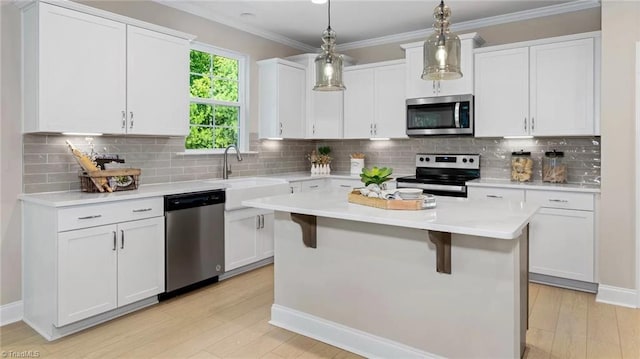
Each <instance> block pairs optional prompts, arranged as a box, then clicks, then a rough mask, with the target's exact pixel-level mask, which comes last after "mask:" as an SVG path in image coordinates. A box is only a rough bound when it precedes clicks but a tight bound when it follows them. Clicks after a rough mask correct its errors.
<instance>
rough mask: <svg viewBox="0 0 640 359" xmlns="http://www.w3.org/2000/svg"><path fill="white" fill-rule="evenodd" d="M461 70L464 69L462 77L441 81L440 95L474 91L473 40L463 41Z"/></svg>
mask: <svg viewBox="0 0 640 359" xmlns="http://www.w3.org/2000/svg"><path fill="white" fill-rule="evenodd" d="M460 71H462V78H460V79H457V80H451V81H440V88H439V90H440V91H439V92H438V96H451V95H468V94H472V93H473V40H462V41H461V44H460Z"/></svg>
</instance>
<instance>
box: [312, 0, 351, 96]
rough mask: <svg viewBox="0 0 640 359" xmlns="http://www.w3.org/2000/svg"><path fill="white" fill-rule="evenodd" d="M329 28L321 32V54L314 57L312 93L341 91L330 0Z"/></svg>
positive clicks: (340, 73) (342, 85)
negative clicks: (314, 71)
mask: <svg viewBox="0 0 640 359" xmlns="http://www.w3.org/2000/svg"><path fill="white" fill-rule="evenodd" d="M328 3H329V4H328V6H327V9H328V12H327V13H328V20H329V26H328V27H327V29H326V30H324V32H322V42H323V44H322V52H321V53H320V55H318V56H317V57H316V60H315V66H316V85H315V86H314V87H313V90H314V91H342V90H345V89H346V88H345V87H344V84H343V83H342V55H340V54H337V53H336V52H335V46H336V32H335V31H333V29H332V28H331V0H329V1H328Z"/></svg>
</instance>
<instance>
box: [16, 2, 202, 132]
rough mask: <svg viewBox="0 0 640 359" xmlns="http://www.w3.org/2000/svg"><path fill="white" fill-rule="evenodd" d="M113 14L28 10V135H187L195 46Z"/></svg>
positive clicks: (42, 6)
mask: <svg viewBox="0 0 640 359" xmlns="http://www.w3.org/2000/svg"><path fill="white" fill-rule="evenodd" d="M67 7H72V8H74V9H71V8H67ZM76 8H79V9H87V11H88V12H93V13H99V15H96V14H89V13H85V12H83V11H78V10H77V9H76ZM111 15H112V14H109V13H106V12H103V11H100V10H95V9H93V10H92V9H91V8H89V7H86V6H83V5H79V4H75V3H71V2H70V3H64V4H61V6H58V5H51V4H47V3H42V2H35V3H34V4H33V5H30V6H28V7H26V8H25V9H24V10H23V35H24V36H23V48H24V56H23V61H24V62H23V64H24V71H23V73H24V75H23V83H24V108H23V110H24V112H23V113H24V122H23V131H24V132H27V133H28V132H100V133H105V134H126V133H131V134H139V135H171V136H183V135H186V134H188V130H189V117H188V114H189V113H188V108H189V98H188V95H189V93H188V81H189V80H188V74H189V41H188V40H187V38H186V37H185V38H183V37H179V36H173V35H167V34H164V33H160V32H156V31H151V30H146V29H143V28H139V27H136V26H131V25H128V24H125V23H123V22H121V21H116V20H112V19H110V16H111ZM111 17H115V15H113V16H111ZM118 19H124V18H123V17H118ZM150 26H151V27H155V26H154V25H150ZM167 33H177V32H173V31H172V30H168V29H167ZM185 36H188V35H186V34H185Z"/></svg>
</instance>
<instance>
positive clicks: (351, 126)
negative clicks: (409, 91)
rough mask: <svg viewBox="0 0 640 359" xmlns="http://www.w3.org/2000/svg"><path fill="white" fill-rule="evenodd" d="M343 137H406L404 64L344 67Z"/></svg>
mask: <svg viewBox="0 0 640 359" xmlns="http://www.w3.org/2000/svg"><path fill="white" fill-rule="evenodd" d="M343 77H344V82H345V85H347V84H348V89H347V91H345V93H344V138H381V137H389V138H406V137H407V135H406V133H405V127H406V126H405V121H406V105H405V96H404V89H405V65H404V63H403V61H388V62H383V63H376V64H368V65H361V66H352V67H348V68H345V71H344V76H343Z"/></svg>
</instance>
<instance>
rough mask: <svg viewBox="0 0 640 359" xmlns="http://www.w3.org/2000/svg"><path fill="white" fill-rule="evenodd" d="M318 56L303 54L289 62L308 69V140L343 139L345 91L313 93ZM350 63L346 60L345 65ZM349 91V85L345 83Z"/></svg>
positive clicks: (306, 86)
mask: <svg viewBox="0 0 640 359" xmlns="http://www.w3.org/2000/svg"><path fill="white" fill-rule="evenodd" d="M316 56H317V55H316V54H303V55H296V56H291V57H288V58H287V60H290V61H293V62H296V63H299V64H301V65H303V66H304V67H305V69H306V83H305V90H304V92H305V95H306V101H305V102H306V121H305V127H306V133H305V137H306V138H312V139H315V138H317V139H332V138H342V128H343V117H342V116H343V91H313V86H315V82H316V74H315V71H316V70H315V69H316V68H315V62H314V60H315V58H316ZM349 63H350V59H349V58H345V59H344V65H345V66H347V65H349ZM345 86H346V87H347V91H348V90H349V84H347V83H346V81H345Z"/></svg>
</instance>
